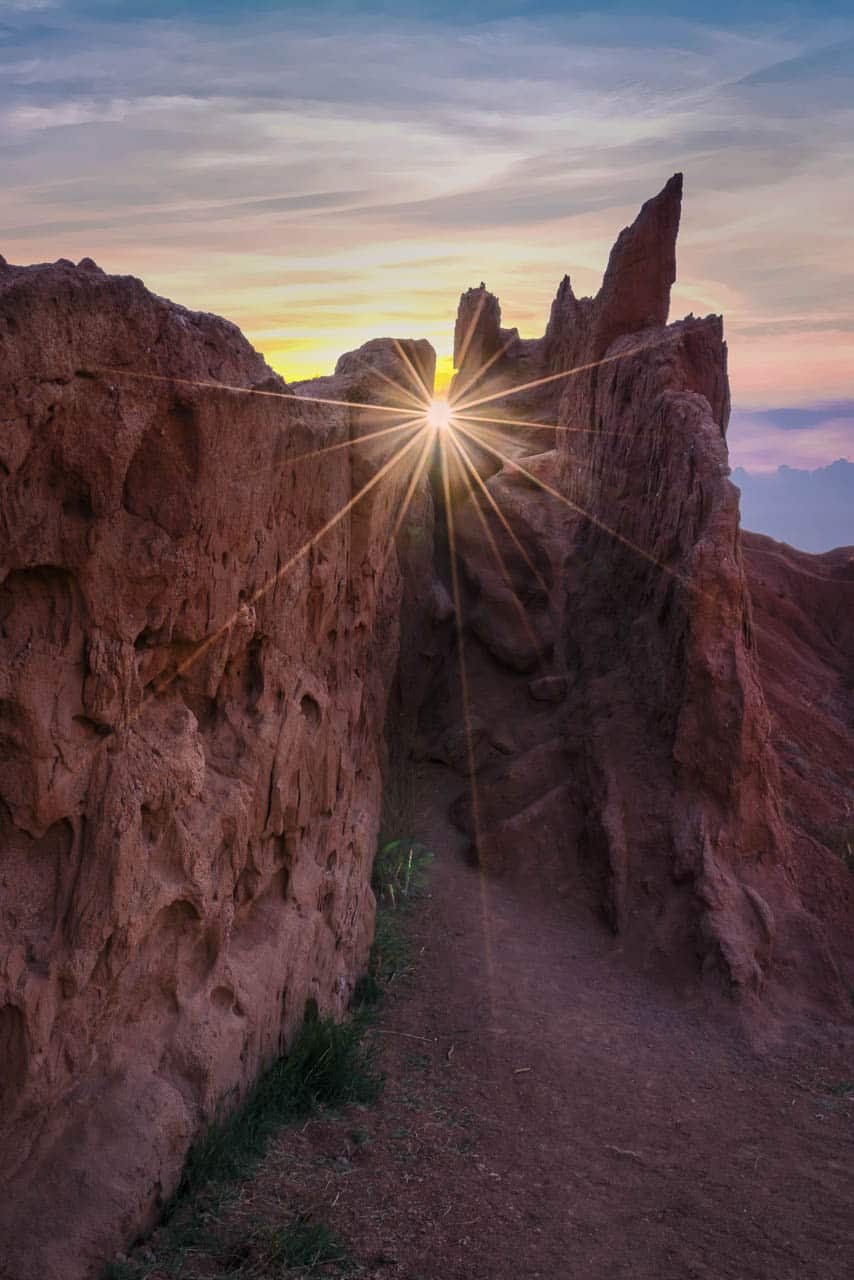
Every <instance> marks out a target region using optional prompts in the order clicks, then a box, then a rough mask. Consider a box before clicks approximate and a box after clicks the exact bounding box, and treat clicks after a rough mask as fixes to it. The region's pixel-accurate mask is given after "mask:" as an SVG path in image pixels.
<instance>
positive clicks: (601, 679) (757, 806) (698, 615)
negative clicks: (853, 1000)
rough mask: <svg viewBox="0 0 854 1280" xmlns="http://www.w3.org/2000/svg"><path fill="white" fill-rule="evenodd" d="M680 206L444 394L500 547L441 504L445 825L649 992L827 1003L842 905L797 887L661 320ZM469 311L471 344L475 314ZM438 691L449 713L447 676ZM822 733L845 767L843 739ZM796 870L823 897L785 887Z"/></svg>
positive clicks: (701, 435) (725, 540) (716, 509)
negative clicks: (447, 553)
mask: <svg viewBox="0 0 854 1280" xmlns="http://www.w3.org/2000/svg"><path fill="white" fill-rule="evenodd" d="M681 192H682V181H681V175H676V176H675V177H674V178H673V179H671V180H670V182H668V183H667V185H666V186H665V187H664V189H663V190H662V191H661V192H660V193H659V195H658V196H656V197H654V198H653V199H652V200H650V201H648V202H647V203H646V204H645V205H644V206H643V208H642V210H641V212H640V214H639V216H638V218H637V220H636V222H635V223H634V224H633V225H632V226H631V227H629V228H627V229H626V230H624V231H623V232H622V233H621V234H620V236H619V238H618V240H617V243H616V245H615V247H614V249H613V251H612V254H611V257H610V261H609V264H608V269H607V272H606V275H605V279H604V282H603V285H602V288H601V289H600V291H599V293H598V295H597V296H596V297H595V298H581V299H577V298H575V296H574V294H573V292H572V287H571V284H570V281H569V279H568V277H566V278H565V279H564V281H563V282H562V284H561V286H560V289H559V291H558V294H557V297H556V299H555V302H554V304H553V306H552V311H551V316H550V319H549V324H548V328H547V330H546V333H545V335H544V337H543V338H542V339H540V340H537V341H533V342H532V341H528V342H525V343H518V344H517V345H516V346H515V347H514V345H513V344H511V345H510V346H509V347H508V349H507V350H506V351H505V352H504V354H503V356H502V358H501V361H500V362H496V363H495V365H494V366H493V367H492V368H490V369H488V370H485V371H484V373H483V376H482V377H481V378H480V380H479V382H478V383H477V387H476V390H475V391H474V392H471V391H470V392H468V393H464V394H463V395H462V396H461V400H462V402H463V403H467V404H468V406H469V407H468V410H467V411H468V412H469V413H472V414H481V415H489V417H490V418H491V419H493V421H491V422H490V423H489V424H488V426H487V427H486V430H485V431H484V432H482V433H481V443H480V445H479V446H478V445H476V444H475V443H474V442H473V441H472V440H471V439H470V438H467V439H466V443H467V447H468V448H470V450H471V451H472V454H473V455H476V454H480V455H482V456H483V457H484V458H487V459H488V460H489V462H488V468H487V471H488V472H490V471H491V472H493V473H494V474H492V475H491V478H490V479H489V480H488V488H489V491H490V495H491V497H492V498H493V499H494V500H495V501H496V502H497V503H498V505H499V506H500V508H501V510H502V511H503V512H504V513H505V515H506V516H507V519H508V523H509V525H510V527H511V530H512V531H513V533H514V534H515V541H514V538H513V537H511V534H510V533H509V532H508V530H507V529H506V528H504V527H503V526H502V525H501V523H500V521H499V520H498V519H497V517H496V516H495V514H494V512H493V511H492V510H491V509H490V504H489V502H488V501H487V500H485V499H483V498H479V499H478V500H477V501H475V500H474V499H473V498H471V497H467V496H466V493H465V492H464V491H462V490H460V491H459V493H458V496H457V501H456V502H455V507H456V508H457V510H456V524H457V529H458V535H457V543H458V550H459V555H460V563H461V571H462V573H461V576H462V580H463V583H464V599H463V604H464V608H463V613H464V629H465V633H466V636H467V639H466V653H467V659H468V663H467V665H468V669H469V687H470V699H471V704H472V707H473V708H475V709H476V718H477V724H478V726H479V727H480V730H481V732H480V735H479V738H478V742H477V749H476V752H475V792H476V795H475V796H474V797H473V795H472V789H471V787H470V786H468V787H466V789H464V790H461V795H460V799H459V801H458V803H457V805H456V807H455V818H456V820H457V821H458V822H459V823H460V825H461V826H463V828H464V829H466V830H467V831H468V832H469V833H470V835H471V837H472V844H473V849H475V850H476V853H477V856H478V857H479V859H480V861H481V863H482V864H483V865H484V866H485V867H486V868H489V869H492V870H494V871H496V872H500V873H502V874H505V875H514V876H515V877H517V879H518V881H519V884H520V886H523V887H527V888H532V887H533V886H538V887H539V888H540V889H541V891H542V892H544V893H547V894H548V895H549V896H554V894H555V893H557V894H558V895H560V896H563V897H565V898H566V899H568V900H573V901H583V902H585V903H586V904H587V905H588V906H589V907H591V908H593V909H596V910H598V911H601V912H602V913H603V915H604V917H605V919H606V920H607V921H608V923H609V924H610V925H611V927H612V928H613V929H614V930H615V931H616V932H617V933H618V934H619V935H620V936H621V938H622V939H623V945H624V947H626V948H628V949H629V950H632V951H634V952H636V953H637V955H638V958H639V960H640V961H641V962H643V963H655V962H657V959H656V958H658V961H663V962H664V963H665V964H666V966H667V970H668V973H669V975H670V976H671V978H672V975H673V974H674V972H678V971H679V967H680V965H682V966H684V972H685V975H686V977H687V976H688V975H690V974H691V973H692V972H696V971H697V969H698V965H699V968H701V969H702V970H703V971H712V972H715V973H719V974H721V975H723V977H724V979H725V982H726V984H727V985H728V986H730V987H731V988H735V989H736V990H737V991H739V992H741V993H743V994H745V995H746V996H748V997H750V998H757V997H758V996H759V995H760V994H762V995H764V997H765V1000H766V1005H767V1006H768V1007H773V1008H776V1009H778V1010H780V1011H781V1012H782V1013H785V1012H786V1011H787V1010H788V1011H791V1010H792V1009H793V1008H803V1007H804V1006H809V1005H811V1004H815V1003H820V1004H824V1007H825V1008H827V1007H828V1006H830V1007H833V1008H834V1009H835V1010H836V1012H837V1013H844V1010H845V1001H844V989H843V985H842V983H841V982H840V978H839V971H838V963H839V962H840V961H841V960H842V957H843V954H847V952H846V951H845V948H844V947H843V946H842V945H841V942H840V936H841V933H840V922H841V917H842V915H844V916H845V918H846V919H847V921H848V926H849V928H850V923H851V914H850V895H849V906H848V908H846V910H845V911H843V912H842V913H840V911H839V908H838V903H837V904H833V903H832V899H833V897H834V894H835V890H829V885H830V884H831V883H833V884H834V886H835V885H836V884H837V882H838V881H839V878H840V875H843V872H842V871H840V869H839V868H840V865H841V864H840V863H839V860H838V859H837V861H836V863H835V865H834V867H832V868H831V867H830V865H829V864H828V866H827V868H826V870H825V872H824V873H818V872H815V873H812V874H808V875H805V874H804V872H803V867H804V853H803V842H802V841H800V843H799V840H800V837H798V835H797V827H798V823H799V822H801V823H802V822H803V821H804V815H803V814H801V815H800V816H798V814H797V813H796V812H795V811H794V810H793V806H792V804H791V803H787V800H789V799H790V797H791V792H790V791H789V790H788V789H787V788H786V787H785V785H784V783H783V780H782V779H781V773H780V766H779V760H778V753H777V750H776V748H775V734H774V722H773V721H772V718H771V715H770V714H769V709H768V699H767V697H766V694H765V691H764V689H763V676H762V672H761V669H760V664H759V662H758V658H757V635H756V627H755V624H754V619H753V612H752V608H751V599H750V592H749V589H748V580H747V575H746V572H745V565H744V559H743V553H742V544H741V537H740V532H739V514H738V492H737V490H736V489H735V488H734V486H733V485H732V484H731V483H730V481H729V479H728V475H729V467H728V458H727V450H726V440H725V434H726V427H727V420H728V416H729V389H728V381H727V374H726V347H725V344H724V342H723V336H722V323H721V320H720V317H716V316H709V317H706V318H705V319H695V318H694V317H688V318H687V319H685V320H682V321H679V322H677V323H674V324H670V325H667V324H666V321H667V311H668V303H669V293H670V287H671V285H672V283H673V281H674V279H675V244H676V235H677V231H678V226H679V212H680V202H681ZM472 292H475V291H470V294H466V295H463V299H462V300H461V302H462V306H461V321H460V324H462V318H463V316H468V315H470V314H471V312H472V304H471V293H472ZM490 297H491V295H490ZM481 315H483V316H486V317H488V334H487V339H488V341H487V343H486V345H487V346H488V345H489V343H493V344H494V336H493V335H494V333H495V332H498V331H500V311H497V300H496V299H492V304H487V303H483V304H482V305H481ZM460 324H458V329H459V327H460ZM501 332H503V331H501ZM471 345H472V347H474V346H476V345H477V337H476V335H475V336H474V337H473V338H472V342H471ZM481 345H484V344H481ZM470 379H471V374H469V380H470ZM461 383H462V375H460V378H458V380H457V388H458V389H459V388H460V386H461ZM519 387H521V388H522V390H521V391H518V390H517V388H519ZM487 397H489V399H487ZM477 399H480V400H481V403H480V404H477V405H475V404H473V403H472V401H473V400H477ZM494 419H503V420H505V421H506V422H507V425H506V426H502V425H500V424H499V423H498V422H496V421H494ZM523 422H525V423H533V424H535V427H531V426H528V425H522V424H523ZM539 423H550V424H551V425H552V427H553V428H554V435H553V436H552V437H551V438H549V437H546V438H545V440H544V438H543V434H542V433H541V431H540V430H539V429H538V428H536V424H539ZM469 430H475V428H473V427H472V426H471V425H469ZM489 433H492V434H489ZM549 445H553V447H552V448H549ZM537 481H539V482H541V485H538V484H537V483H536V482H537ZM541 486H545V490H547V491H550V492H547V491H544V488H543V487H541ZM554 495H556V496H554ZM485 524H489V525H490V526H491V529H492V535H493V537H492V542H493V543H494V546H495V548H496V550H497V551H498V554H499V557H500V560H501V561H503V566H502V565H501V564H500V563H499V559H498V558H497V557H496V554H495V551H493V550H492V548H491V547H490V546H489V545H487V541H486V539H485V537H484V525H485ZM514 599H515V607H514V605H513V600H514ZM763 625H764V624H763ZM763 634H764V632H763ZM781 669H782V668H781ZM765 678H766V680H767V679H768V678H769V677H768V675H767V674H766V677H765ZM778 679H779V676H778ZM443 696H444V698H445V700H446V702H447V705H448V706H449V707H451V708H453V710H452V711H450V712H449V714H448V718H449V720H450V721H451V722H452V723H453V721H454V718H455V716H458V715H459V693H458V692H455V691H454V689H453V682H450V683H449V684H448V687H447V688H446V689H445V691H444V693H443V691H442V690H440V689H438V688H437V690H436V700H437V701H439V702H441V699H442V697H443ZM836 727H837V731H838V732H843V736H844V737H845V741H846V743H847V746H848V750H849V758H850V755H851V724H850V722H849V724H848V727H847V730H845V731H841V730H840V729H839V726H838V725H837V726H836ZM452 736H453V735H452V733H451V734H443V732H442V725H441V717H440V716H437V713H436V710H435V706H434V708H433V709H432V710H431V713H430V716H427V717H425V747H424V750H425V754H428V755H432V756H434V757H435V758H439V759H445V760H446V761H447V762H448V763H451V764H454V763H455V760H454V755H453V752H452V751H451V749H450V745H449V744H451V742H452ZM457 758H459V753H457ZM846 785H847V786H848V787H849V788H850V780H848V782H847V784H846ZM843 790H844V788H843ZM838 795H839V796H840V802H841V799H842V798H843V797H842V791H840V792H838ZM809 857H810V858H811V860H812V865H813V866H814V865H815V863H816V860H817V859H819V860H821V859H824V860H825V861H826V857H825V854H821V853H817V852H816V850H815V848H814V849H813V850H812V851H811V853H810V855H809ZM844 874H847V873H844ZM816 875H819V877H820V878H821V880H822V883H823V884H824V885H825V886H827V889H826V891H825V892H816V891H815V889H813V891H812V892H807V891H806V890H805V887H804V885H805V881H806V880H808V881H809V882H810V883H811V884H812V885H813V886H814V882H815V879H816ZM849 950H850V949H849ZM769 984H770V985H769Z"/></svg>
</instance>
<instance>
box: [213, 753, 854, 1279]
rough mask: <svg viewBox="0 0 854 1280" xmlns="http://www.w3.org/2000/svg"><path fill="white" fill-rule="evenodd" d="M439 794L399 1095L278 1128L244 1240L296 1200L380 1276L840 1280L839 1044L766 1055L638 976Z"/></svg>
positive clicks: (738, 1029) (395, 1075)
mask: <svg viewBox="0 0 854 1280" xmlns="http://www.w3.org/2000/svg"><path fill="white" fill-rule="evenodd" d="M457 785H459V781H457ZM447 789H448V779H447V776H446V775H445V774H444V772H443V771H442V770H438V769H437V770H433V771H432V772H429V773H428V774H427V775H426V777H425V778H424V779H422V794H421V797H420V805H419V808H420V818H419V829H418V831H417V835H418V836H419V837H420V838H421V839H422V840H423V841H424V842H425V843H427V844H428V845H429V846H430V847H431V848H432V849H433V850H435V853H436V861H435V864H434V869H433V876H432V884H431V889H430V895H429V897H427V898H426V899H425V900H424V901H423V903H422V904H421V905H420V906H419V908H418V910H417V911H416V912H415V913H414V914H413V915H412V916H411V917H410V919H409V921H408V924H407V928H408V930H409V933H410V941H411V946H412V953H413V956H414V957H415V965H414V971H413V972H412V973H411V974H410V975H408V976H407V975H402V976H401V977H400V978H399V979H398V980H396V981H394V982H393V983H392V984H391V987H390V989H389V993H388V996H387V998H386V1002H385V1005H384V1008H383V1013H382V1016H381V1018H380V1021H379V1023H378V1026H377V1029H376V1031H375V1032H374V1033H372V1034H374V1035H375V1036H376V1039H377V1041H378V1042H379V1044H380V1060H381V1065H382V1069H383V1070H384V1072H385V1073H386V1077H387V1085H386V1090H385V1095H384V1098H383V1100H382V1101H381V1103H380V1104H379V1105H378V1106H375V1107H371V1108H366V1109H362V1108H352V1107H351V1108H350V1109H348V1111H346V1112H345V1113H343V1114H341V1115H337V1116H334V1117H328V1118H327V1117H323V1118H320V1119H316V1120H311V1121H310V1122H309V1123H308V1124H307V1125H306V1126H305V1127H304V1128H303V1129H301V1130H289V1131H286V1132H284V1133H283V1134H282V1136H281V1138H280V1139H279V1140H278V1141H277V1142H276V1143H275V1144H274V1145H273V1147H272V1148H271V1150H270V1152H269V1154H268V1156H267V1158H266V1159H265V1161H264V1162H263V1164H262V1165H261V1167H260V1169H259V1172H258V1175H257V1177H256V1178H255V1179H254V1180H253V1181H252V1182H251V1183H248V1184H246V1186H245V1187H244V1188H243V1189H242V1191H241V1193H240V1195H239V1197H238V1199H237V1202H236V1204H235V1205H234V1207H233V1209H232V1210H231V1211H230V1217H231V1219H232V1221H231V1223H230V1230H232V1231H233V1232H234V1233H235V1234H236V1235H238V1236H239V1234H240V1231H241V1230H242V1229H243V1228H244V1227H245V1228H246V1229H248V1228H249V1225H250V1224H253V1223H254V1224H257V1223H258V1221H259V1220H264V1221H269V1222H272V1223H276V1222H283V1221H285V1220H287V1219H288V1218H290V1217H291V1216H292V1215H293V1212H294V1208H295V1206H299V1207H300V1208H301V1209H303V1210H305V1211H307V1212H309V1213H310V1214H312V1215H316V1217H317V1218H319V1219H322V1220H324V1221H325V1222H326V1223H328V1224H329V1226H330V1227H331V1229H332V1230H333V1232H334V1233H335V1234H336V1235H337V1236H338V1238H339V1239H340V1240H341V1241H342V1242H343V1243H344V1244H345V1245H346V1247H347V1249H348V1251H349V1253H350V1255H351V1256H352V1258H353V1260H354V1262H355V1264H356V1274H358V1275H362V1276H369V1277H384V1278H385V1280H419V1278H420V1280H511V1277H512V1280H521V1278H526V1280H527V1278H530V1280H534V1278H535V1277H542V1278H543V1280H545V1278H546V1277H548V1278H549V1280H564V1278H565V1280H617V1278H618V1277H629V1276H633V1277H640V1278H641V1280H647V1278H650V1280H652V1278H653V1277H654V1278H655V1280H658V1278H661V1280H686V1278H689V1277H690V1278H697V1280H700V1278H702V1280H726V1278H729V1277H732V1278H733V1280H736V1278H737V1280H811V1278H813V1277H815V1278H816V1280H818V1278H819V1277H821V1278H822V1280H836V1278H838V1280H843V1277H845V1278H846V1280H848V1278H849V1277H850V1276H851V1275H852V1274H854V1216H852V1215H853V1214H854V1211H852V1198H851V1193H852V1182H851V1168H852V1162H851V1155H852V1134H854V1129H852V1119H854V1067H852V1059H851V1056H850V1054H849V1055H848V1056H847V1058H846V1053H845V1045H844V1044H843V1040H842V1039H841V1038H834V1036H833V1035H830V1036H828V1035H827V1033H826V1032H825V1033H823V1034H822V1035H821V1036H819V1034H818V1032H817V1031H816V1033H815V1034H814V1035H813V1036H812V1038H809V1037H807V1036H805V1034H804V1032H803V1031H801V1032H799V1035H798V1038H797V1044H796V1045H794V1044H793V1043H792V1041H791V1038H789V1039H788V1040H786V1041H784V1042H782V1044H781V1043H780V1042H778V1043H777V1044H776V1045H775V1047H774V1048H772V1049H769V1048H767V1047H766V1048H764V1049H763V1050H761V1051H760V1050H758V1049H757V1048H756V1047H755V1044H754V1046H753V1047H751V1044H750V1043H749V1040H748V1037H747V1035H746V1034H745V1031H744V1027H743V1025H742V1023H741V1021H740V1019H739V1017H738V1015H737V1013H736V1012H735V1010H727V1009H726V1008H725V1007H722V1006H721V1002H720V1000H719V999H713V998H711V997H706V996H703V995H699V994H698V993H697V988H696V984H693V985H692V986H691V987H690V989H688V990H687V991H682V992H679V993H674V990H673V983H672V982H671V983H669V984H668V983H667V982H665V981H663V980H662V978H661V975H659V976H658V977H650V976H648V975H641V974H638V973H637V972H636V971H634V970H633V969H632V967H631V966H630V964H629V962H628V960H627V959H626V958H625V957H624V956H623V955H622V954H621V952H620V949H619V945H618V943H617V941H615V939H614V938H613V937H611V936H610V935H609V934H608V933H607V931H605V930H604V928H603V927H602V926H601V924H599V923H597V922H596V921H595V920H593V919H592V918H591V917H590V914H589V912H588V911H586V910H580V909H579V911H578V913H577V915H575V914H573V911H572V909H571V907H568V906H567V904H566V902H560V903H559V904H557V903H555V904H554V906H550V905H549V904H542V903H538V902H536V901H533V900H527V899H525V898H524V896H523V895H520V893H519V892H518V891H514V890H513V889H512V888H511V887H510V886H509V885H506V884H503V883H501V882H494V881H492V882H490V881H486V880H484V879H482V877H481V876H480V875H479V873H478V872H477V871H476V870H475V869H474V868H472V867H470V866H469V865H467V863H466V861H465V859H464V858H463V856H462V850H461V848H460V843H459V837H458V836H457V835H456V833H455V832H454V831H453V829H452V828H450V827H449V826H448V825H447V823H446V822H445V821H444V820H443V818H442V816H441V815H442V814H444V813H445V812H446V811H447ZM844 1035H845V1033H844V1032H840V1033H839V1037H844ZM847 1044H848V1048H849V1050H850V1039H849V1040H848V1041H847ZM846 1063H847V1065H846ZM188 1274H190V1273H189V1272H188ZM197 1274H204V1275H221V1274H223V1273H222V1272H221V1270H216V1269H213V1270H210V1271H206V1270H202V1271H199V1272H197ZM252 1274H255V1273H254V1272H253V1273H252Z"/></svg>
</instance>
